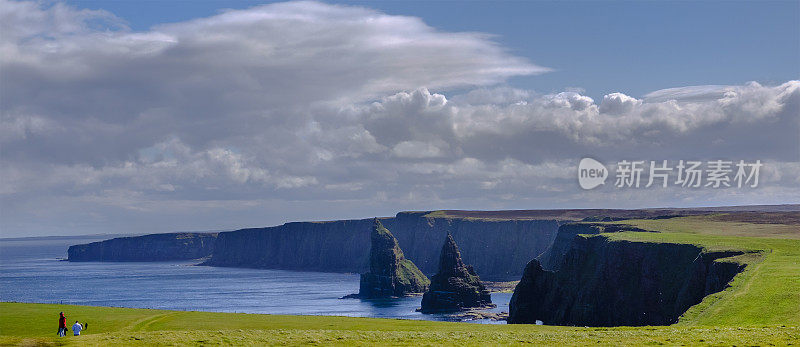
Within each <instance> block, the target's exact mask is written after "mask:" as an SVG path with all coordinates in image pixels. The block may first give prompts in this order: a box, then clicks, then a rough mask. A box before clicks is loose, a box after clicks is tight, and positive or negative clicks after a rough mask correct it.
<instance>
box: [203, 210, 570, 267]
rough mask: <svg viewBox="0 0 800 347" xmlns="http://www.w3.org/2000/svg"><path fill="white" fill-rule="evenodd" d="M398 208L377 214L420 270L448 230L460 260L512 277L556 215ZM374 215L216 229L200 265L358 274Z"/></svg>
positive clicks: (535, 251)
mask: <svg viewBox="0 0 800 347" xmlns="http://www.w3.org/2000/svg"><path fill="white" fill-rule="evenodd" d="M426 214H427V213H426V212H401V213H398V214H397V216H396V217H394V218H381V219H380V221H381V223H383V225H384V226H385V227H386V228H388V229H389V230H392V233H393V234H394V237H395V238H396V239H397V241H398V243H399V245H400V247H402V249H403V251H404V253H405V257H406V258H408V259H409V260H411V261H413V262H414V264H416V265H417V266H418V267H419V269H420V270H422V272H423V273H425V274H429V275H430V274H433V273H435V272H436V270H437V265H438V257H439V251H440V245H441V244H442V242H443V241H444V240H445V237H446V236H447V234H448V232H449V233H451V234H452V235H453V238H454V239H455V240H456V241H457V242H458V243H459V245H460V246H461V254H462V256H463V258H464V261H465V262H467V263H469V264H472V265H474V266H475V268H476V269H477V270H478V275H480V276H481V277H483V278H485V279H489V280H514V279H517V278H519V276H520V275H522V270H523V269H524V267H525V264H526V263H527V262H528V260H530V259H532V258H533V257H536V256H537V255H539V254H540V253H542V252H544V251H545V250H546V249H547V247H549V246H550V244H551V243H552V242H553V239H554V237H555V235H556V231H557V229H558V225H559V223H558V222H557V221H555V220H505V221H491V220H475V219H461V218H432V217H425V215H426ZM371 229H372V219H362V220H341V221H332V222H297V223H287V224H284V225H281V226H276V227H268V228H257V229H244V230H238V231H231V232H223V233H220V234H219V237H218V240H217V242H216V245H215V247H214V253H213V255H212V257H211V259H210V260H209V261H207V262H206V265H212V266H232V267H254V268H271V269H287V270H303V271H329V272H358V273H364V272H366V271H367V269H368V266H369V261H368V258H369V249H370V232H371Z"/></svg>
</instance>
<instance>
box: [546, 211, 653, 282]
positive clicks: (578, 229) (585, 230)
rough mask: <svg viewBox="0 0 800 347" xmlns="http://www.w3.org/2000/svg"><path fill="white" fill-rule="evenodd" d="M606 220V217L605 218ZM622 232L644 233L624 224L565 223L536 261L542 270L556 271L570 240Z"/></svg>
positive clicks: (570, 243) (569, 245)
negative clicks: (589, 235) (584, 235)
mask: <svg viewBox="0 0 800 347" xmlns="http://www.w3.org/2000/svg"><path fill="white" fill-rule="evenodd" d="M605 218H608V217H605ZM622 231H637V232H646V231H647V230H644V229H640V228H637V227H634V226H630V225H625V224H602V223H567V224H563V225H561V226H560V227H558V232H556V237H555V240H554V241H553V245H552V246H550V248H548V249H547V250H546V251H544V252H543V253H542V254H540V255H539V256H538V257H537V258H536V259H538V260H539V262H540V263H541V264H542V268H544V269H545V270H548V271H555V270H558V267H559V266H561V260H562V259H564V255H565V254H566V253H567V251H568V250H569V248H570V247H571V246H572V240H573V239H575V236H577V235H579V234H600V233H615V232H622Z"/></svg>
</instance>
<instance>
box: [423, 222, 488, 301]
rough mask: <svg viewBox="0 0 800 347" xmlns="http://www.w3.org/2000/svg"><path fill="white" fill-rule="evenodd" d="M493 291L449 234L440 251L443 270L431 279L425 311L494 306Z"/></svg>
mask: <svg viewBox="0 0 800 347" xmlns="http://www.w3.org/2000/svg"><path fill="white" fill-rule="evenodd" d="M494 306H495V305H494V304H492V298H491V296H490V294H489V291H488V290H486V287H485V286H484V285H483V283H481V279H480V277H478V275H476V274H475V271H474V270H473V269H472V267H471V266H469V265H465V264H464V261H463V260H461V252H460V251H459V250H458V245H457V244H456V241H455V240H454V239H453V235H451V234H450V233H447V237H446V238H445V240H444V245H442V253H441V254H439V272H438V273H437V274H436V275H434V276H433V277H432V278H431V286H430V289H429V290H428V291H427V292H426V293H425V295H423V296H422V308H420V311H421V312H422V313H433V312H443V311H457V310H462V309H468V308H480V307H494Z"/></svg>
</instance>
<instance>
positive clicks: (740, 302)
mask: <svg viewBox="0 0 800 347" xmlns="http://www.w3.org/2000/svg"><path fill="white" fill-rule="evenodd" d="M762 217H763V216H762ZM619 223H624V224H631V225H634V226H637V227H639V228H642V229H648V230H654V231H659V232H658V233H643V232H623V233H608V234H602V237H608V238H610V239H612V240H628V241H634V242H670V243H691V244H696V245H700V246H702V247H704V248H706V249H708V250H743V251H748V252H751V253H748V254H745V255H741V256H737V257H736V258H734V259H733V261H737V262H741V263H746V264H748V266H747V268H746V270H745V271H744V272H743V273H741V274H739V275H737V276H736V278H735V279H734V281H733V282H732V283H731V286H730V287H729V288H727V289H726V290H724V291H722V292H719V293H717V294H713V295H710V296H708V297H706V298H705V299H704V300H703V302H701V303H700V304H698V305H696V306H693V307H692V308H690V309H689V310H688V311H687V312H686V313H685V314H684V316H683V317H681V320H680V322H679V323H678V324H676V325H672V326H665V327H619V328H582V327H554V326H535V325H480V324H467V323H447V322H430V321H411V320H393V319H371V318H347V317H325V316H280V315H258V314H237V313H212V312H183V311H160V310H143V309H127V308H101V307H87V306H67V305H51V304H23V303H0V345H72V344H76V345H102V346H106V345H132V344H135V345H217V344H235V345H263V344H288V345H294V344H314V345H376V344H378V345H387V344H390V345H415V346H416V345H467V346H469V345H517V344H527V343H530V344H537V345H588V344H593V345H595V344H600V345H800V227H798V226H797V225H796V224H774V223H773V224H769V223H763V222H756V223H749V222H747V221H742V220H739V219H735V218H724V217H722V218H721V217H720V216H718V215H716V216H691V217H680V218H672V219H659V220H649V219H648V220H627V221H623V222H619ZM60 311H64V312H65V313H66V314H67V316H68V317H67V318H68V319H69V321H70V322H74V321H75V320H76V319H77V320H80V321H81V322H88V323H89V329H87V331H86V332H85V334H84V335H83V336H80V337H73V336H69V337H64V338H59V337H57V336H56V327H57V324H56V322H57V317H58V312H60Z"/></svg>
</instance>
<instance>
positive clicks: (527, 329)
mask: <svg viewBox="0 0 800 347" xmlns="http://www.w3.org/2000/svg"><path fill="white" fill-rule="evenodd" d="M59 311H64V312H66V314H67V315H68V318H70V319H71V320H73V321H74V320H75V319H78V320H80V321H82V322H83V321H87V322H89V329H87V331H86V332H85V334H84V335H82V336H80V337H73V336H68V337H63V338H60V337H56V336H55V330H56V329H55V327H56V326H57V325H56V321H57V317H58V312H59ZM0 327H2V330H0V344H2V345H8V344H11V345H14V344H22V345H25V344H27V345H36V344H41V345H61V344H65V345H72V344H75V345H89V346H91V345H102V346H108V345H132V344H136V345H206V344H209V345H212V344H213V345H216V344H236V345H263V344H289V345H295V344H323V345H375V344H379V345H388V344H391V345H423V346H424V345H467V346H470V345H487V344H490V345H517V344H523V343H529V344H537V345H542V344H544V345H588V344H601V345H620V344H625V345H631V344H642V345H645V344H650V345H661V344H666V345H702V344H709V345H733V344H737V345H741V344H744V345H766V344H775V345H788V344H800V328H798V327H792V326H780V325H776V326H766V327H685V326H669V327H638V328H630V327H621V328H577V327H553V326H536V325H481V324H467V323H448V322H430V321H412V320H395V319H375V318H347V317H328V316H281V315H260V314H241V313H215V312H185V311H160V310H142V309H128V308H101V307H87V306H69V305H51V304H22V303H0Z"/></svg>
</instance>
